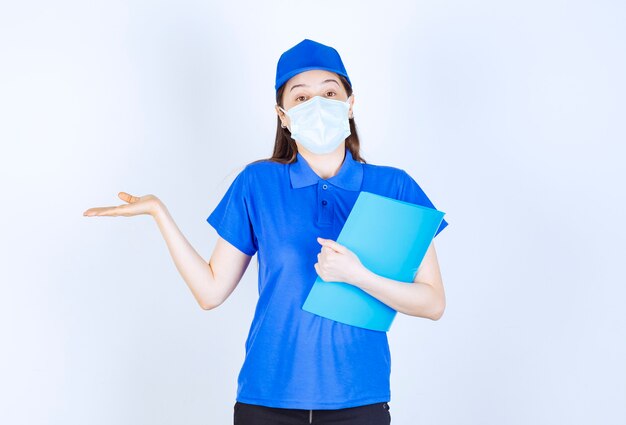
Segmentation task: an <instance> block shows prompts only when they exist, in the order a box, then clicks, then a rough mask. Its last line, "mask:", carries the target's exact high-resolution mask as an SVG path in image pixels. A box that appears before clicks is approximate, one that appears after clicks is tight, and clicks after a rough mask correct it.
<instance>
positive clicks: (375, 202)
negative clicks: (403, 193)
mask: <svg viewBox="0 0 626 425" xmlns="http://www.w3.org/2000/svg"><path fill="white" fill-rule="evenodd" d="M444 215H445V213H444V212H442V211H438V210H436V209H433V208H428V207H425V206H422V205H416V204H412V203H409V202H404V201H400V200H397V199H393V198H388V197H386V196H381V195H377V194H374V193H370V192H363V191H362V192H360V193H359V196H358V197H357V200H356V202H355V203H354V206H353V207H352V210H351V211H350V214H349V215H348V218H347V219H346V222H345V223H344V225H343V228H342V229H341V232H340V233H339V236H338V237H337V243H339V244H341V245H344V246H346V247H347V248H348V249H350V250H351V251H353V252H354V253H355V254H356V255H357V256H358V257H359V260H361V263H362V264H363V265H364V266H365V267H367V268H368V269H370V270H371V271H373V272H374V273H376V274H378V275H381V276H384V277H387V278H390V279H395V280H398V281H401V282H407V284H411V283H412V282H413V279H415V275H416V274H417V270H418V269H419V266H420V264H421V262H422V260H423V258H424V256H425V255H426V251H427V250H428V247H429V246H430V243H431V242H432V240H433V238H434V237H435V234H436V232H437V229H438V228H439V225H440V224H441V221H442V220H443V216H444ZM302 309H303V310H305V311H308V312H310V313H313V314H317V315H319V316H322V317H326V318H328V319H332V320H335V321H337V322H341V323H345V324H348V325H352V326H358V327H361V328H366V329H371V330H375V331H384V332H386V331H388V330H389V328H390V327H391V323H392V322H393V319H394V318H395V316H396V313H397V312H396V310H394V309H392V308H391V307H389V306H388V305H386V304H384V303H383V302H381V301H379V300H378V299H376V298H374V297H372V296H371V295H370V294H368V293H367V292H365V291H363V290H362V289H360V288H358V287H356V286H354V285H350V284H348V283H345V282H326V281H324V280H322V278H320V277H319V276H317V279H316V280H315V282H314V283H313V287H312V288H311V291H310V292H309V295H308V296H307V298H306V300H305V302H304V305H303V306H302Z"/></svg>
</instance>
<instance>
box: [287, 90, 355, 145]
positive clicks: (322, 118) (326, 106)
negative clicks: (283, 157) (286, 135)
mask: <svg viewBox="0 0 626 425" xmlns="http://www.w3.org/2000/svg"><path fill="white" fill-rule="evenodd" d="M349 100H350V98H348V100H346V101H345V102H343V101H340V100H334V99H328V98H325V97H321V96H315V97H313V98H312V99H310V100H308V101H306V102H304V103H301V104H299V105H296V106H294V107H293V108H291V109H289V111H285V110H284V109H283V108H280V107H279V108H280V109H281V110H282V111H283V112H284V113H285V114H287V116H288V117H289V119H290V121H291V128H290V129H289V131H290V132H291V137H292V138H293V139H295V140H297V141H298V142H300V143H302V145H303V146H304V147H305V148H307V149H308V150H309V151H311V152H313V153H316V154H324V153H329V152H332V151H333V150H335V149H336V148H337V146H339V145H340V144H341V142H342V141H344V140H345V139H346V137H348V136H349V135H350V122H349V121H348V111H349V110H350V102H349Z"/></svg>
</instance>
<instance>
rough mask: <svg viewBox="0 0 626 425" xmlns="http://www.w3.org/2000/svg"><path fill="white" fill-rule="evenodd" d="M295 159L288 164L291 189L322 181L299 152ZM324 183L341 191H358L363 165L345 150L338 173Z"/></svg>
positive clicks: (361, 179)
mask: <svg viewBox="0 0 626 425" xmlns="http://www.w3.org/2000/svg"><path fill="white" fill-rule="evenodd" d="M296 157H297V160H296V162H292V163H291V164H289V177H290V179H291V187H293V188H294V189H299V188H301V187H305V186H310V185H312V184H315V183H317V182H318V181H320V180H323V179H322V178H321V177H320V176H318V175H317V174H316V173H315V171H313V169H312V168H311V166H310V165H309V163H308V162H307V161H306V159H304V157H303V156H302V155H300V152H298V153H297V155H296ZM326 181H327V182H329V183H331V184H333V185H334V186H338V187H340V188H342V189H346V190H353V191H358V190H360V189H361V182H362V181H363V164H361V163H360V162H357V161H355V160H354V158H352V153H351V152H350V150H348V148H346V150H345V156H344V160H343V163H342V164H341V168H340V169H339V172H338V173H337V174H336V175H334V176H332V177H331V178H329V179H326Z"/></svg>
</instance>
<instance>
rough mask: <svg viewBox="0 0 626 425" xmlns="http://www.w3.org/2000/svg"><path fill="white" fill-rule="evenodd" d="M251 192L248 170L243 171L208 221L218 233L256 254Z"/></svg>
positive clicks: (241, 249) (251, 253) (246, 250)
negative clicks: (247, 176)
mask: <svg viewBox="0 0 626 425" xmlns="http://www.w3.org/2000/svg"><path fill="white" fill-rule="evenodd" d="M250 205H251V204H250V192H249V188H248V182H247V179H246V170H245V169H244V170H243V171H241V172H240V173H239V174H238V175H237V177H235V180H234V181H233V182H232V183H231V185H230V187H229V188H228V190H227V191H226V193H225V194H224V197H223V198H222V200H221V201H220V202H219V203H218V204H217V206H216V207H215V209H214V210H213V212H211V214H210V215H209V217H208V218H207V219H206V221H207V222H208V223H209V224H210V225H211V226H213V227H214V228H215V230H216V231H217V233H218V234H219V235H220V236H221V237H222V238H224V239H226V240H227V241H228V242H230V243H231V244H232V245H234V246H235V247H236V248H237V249H239V250H240V251H241V252H243V253H244V254H247V255H250V256H252V255H254V254H255V253H256V252H257V251H258V249H259V247H258V241H257V238H256V235H255V233H254V228H253V226H252V219H251V216H252V214H251V211H250Z"/></svg>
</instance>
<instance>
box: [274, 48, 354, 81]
mask: <svg viewBox="0 0 626 425" xmlns="http://www.w3.org/2000/svg"><path fill="white" fill-rule="evenodd" d="M311 69H323V70H325V71H331V72H335V73H337V74H339V75H343V76H344V77H346V79H347V80H348V83H349V84H350V86H351V87H352V83H351V82H350V78H349V77H348V73H347V72H346V68H345V67H344V66H343V62H342V61H341V57H340V56H339V53H338V52H337V50H335V49H333V48H332V47H330V46H326V45H324V44H321V43H318V42H316V41H313V40H309V39H308V38H305V39H304V40H302V41H301V42H300V43H298V44H296V45H295V46H293V47H292V48H291V49H289V50H287V51H286V52H284V53H283V54H282V55H280V59H278V65H277V66H276V84H275V86H274V88H275V89H276V90H278V89H279V88H280V86H282V85H283V84H285V83H286V82H287V80H289V79H290V78H291V77H293V76H294V75H297V74H299V73H301V72H304V71H308V70H311Z"/></svg>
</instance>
